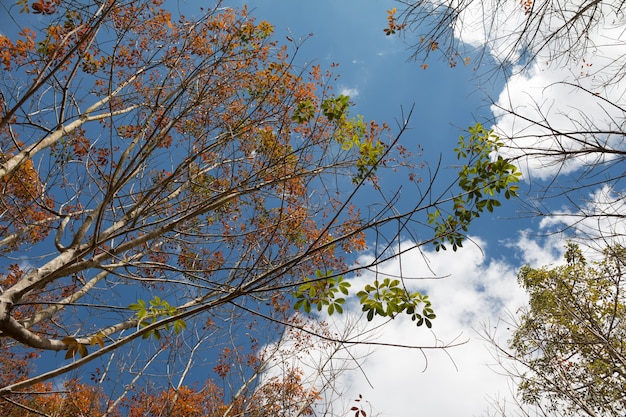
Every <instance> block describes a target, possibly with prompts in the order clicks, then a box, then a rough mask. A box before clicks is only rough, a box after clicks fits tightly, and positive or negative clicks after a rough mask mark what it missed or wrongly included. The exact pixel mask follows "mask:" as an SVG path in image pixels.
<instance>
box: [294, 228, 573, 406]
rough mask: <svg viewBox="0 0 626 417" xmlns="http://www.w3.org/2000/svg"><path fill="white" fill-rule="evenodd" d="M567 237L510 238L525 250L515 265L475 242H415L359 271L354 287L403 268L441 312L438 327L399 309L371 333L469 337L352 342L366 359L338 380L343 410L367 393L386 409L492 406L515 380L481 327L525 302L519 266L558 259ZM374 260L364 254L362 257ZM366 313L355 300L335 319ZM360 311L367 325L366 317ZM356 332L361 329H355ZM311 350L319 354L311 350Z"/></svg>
mask: <svg viewBox="0 0 626 417" xmlns="http://www.w3.org/2000/svg"><path fill="white" fill-rule="evenodd" d="M474 241H476V242H477V243H478V244H479V245H481V247H482V250H485V251H488V250H489V248H488V247H485V243H484V242H483V241H482V240H481V239H478V238H475V239H474ZM561 243H562V242H559V241H557V240H556V239H555V240H546V241H545V242H544V244H539V243H538V242H536V241H533V240H532V239H530V238H529V237H528V236H526V235H522V236H520V237H519V239H517V240H516V241H515V242H511V243H509V244H508V245H507V249H508V250H509V251H510V252H511V253H512V254H516V255H517V261H516V264H515V265H513V264H510V263H508V262H506V261H505V260H501V259H500V260H498V259H496V260H494V259H492V260H487V258H486V257H485V254H484V253H483V251H482V250H481V248H479V247H477V246H473V245H469V246H467V247H465V248H463V249H462V250H460V251H458V252H451V251H447V252H446V251H443V252H439V253H437V252H433V251H430V250H429V251H426V252H423V253H420V252H419V251H416V250H414V251H410V252H407V253H405V254H403V255H402V256H401V257H399V258H397V259H396V260H395V261H391V262H387V263H385V264H383V265H380V267H379V270H378V272H377V274H374V273H373V272H367V273H364V274H363V275H362V276H359V277H355V278H353V279H352V280H351V283H352V290H354V291H356V290H358V289H359V288H361V287H362V286H363V285H364V284H365V283H367V282H371V281H373V280H374V279H375V277H376V276H378V277H379V278H381V279H382V278H385V277H395V276H399V275H402V276H403V277H405V281H404V282H405V284H406V285H407V288H408V289H409V290H411V291H416V290H418V291H422V292H424V293H427V294H428V295H429V298H430V299H431V301H432V303H433V307H434V309H435V313H436V314H437V318H436V319H435V320H434V322H433V329H432V331H431V330H428V329H427V328H425V327H416V326H415V323H414V322H412V321H411V320H410V319H409V318H408V317H407V318H404V317H398V318H396V319H395V320H391V321H389V322H387V323H385V324H384V326H382V327H379V328H377V330H376V331H375V332H374V334H369V333H366V335H365V336H364V339H365V340H368V341H372V340H373V341H375V342H379V343H391V344H402V345H418V346H442V345H445V344H457V343H461V342H465V343H463V344H461V345H460V346H457V347H454V348H450V349H448V350H440V349H434V350H431V349H424V350H419V349H404V348H393V347H380V346H367V345H365V346H357V347H353V348H351V350H350V351H351V352H352V354H354V355H355V356H357V357H366V359H365V360H364V361H363V363H362V364H361V367H360V369H352V370H351V371H349V372H345V373H343V374H341V375H339V377H338V379H337V381H336V382H335V386H337V387H339V388H340V394H341V395H340V396H338V397H336V398H335V401H336V402H335V403H334V407H335V410H337V409H343V410H347V409H348V408H349V406H350V405H351V401H352V400H353V399H354V398H356V397H357V396H358V395H359V394H361V395H363V397H364V399H365V400H367V401H369V403H370V404H371V405H372V407H373V411H376V412H378V413H379V414H378V415H380V416H394V417H398V416H399V417H402V416H407V417H408V416H414V415H425V416H439V417H457V416H460V415H463V416H472V415H480V414H481V413H483V412H484V411H485V410H486V409H487V408H488V404H489V398H492V397H500V398H506V397H507V396H508V395H509V392H510V386H509V381H508V379H507V378H506V377H504V376H502V375H498V374H497V373H496V372H495V371H494V370H493V369H492V367H491V365H493V364H494V363H495V359H494V358H493V357H492V351H490V349H489V346H488V344H487V343H486V342H485V341H484V340H483V338H482V337H481V336H480V334H481V333H482V330H483V326H487V329H484V330H487V331H489V332H492V331H493V330H494V329H493V326H494V325H496V324H497V323H498V322H499V319H500V318H502V317H506V316H508V315H509V314H510V313H512V312H515V311H517V310H518V309H519V308H520V307H521V306H523V305H525V303H526V296H525V294H524V292H523V291H522V290H521V289H520V288H519V286H518V285H517V278H516V272H517V269H518V267H519V266H520V265H522V264H526V263H530V264H533V265H545V264H551V263H554V262H558V259H559V257H560V256H561V253H562V252H561V251H560V250H556V249H555V248H553V247H552V245H559V246H560V245H561ZM406 244H410V242H406ZM513 258H515V257H511V259H513ZM366 261H367V259H361V262H362V263H363V262H366ZM433 272H434V273H436V274H437V275H436V276H435V275H433ZM426 278H428V279H426ZM360 314H361V313H360V307H359V306H358V304H357V303H356V302H354V303H352V304H350V305H348V306H347V308H346V314H344V315H341V316H336V315H335V316H332V317H331V318H329V320H330V322H331V324H332V326H333V327H334V328H336V329H338V331H339V332H340V333H342V332H343V329H345V327H344V325H345V323H350V325H354V323H355V317H357V316H359V315H360ZM360 318H361V321H360V323H361V324H362V325H363V323H364V322H365V318H364V317H362V316H361V317H360ZM383 323H384V321H383V320H374V321H373V322H371V323H366V324H365V326H366V327H359V328H358V329H356V330H357V332H360V333H364V332H366V331H367V330H368V329H375V328H376V327H377V326H379V325H381V324H383ZM490 326H491V327H490ZM355 334H356V333H355V331H354V329H353V331H352V332H351V335H353V336H354V335H355ZM374 336H375V337H374ZM498 337H499V340H500V341H501V342H503V343H504V342H505V340H506V338H507V334H506V329H504V332H503V329H499V330H498ZM306 354H307V355H313V353H312V352H310V351H308V352H307V353H306ZM313 356H314V355H313ZM313 356H312V357H313ZM370 384H371V385H370ZM373 415H376V414H375V413H374V414H373Z"/></svg>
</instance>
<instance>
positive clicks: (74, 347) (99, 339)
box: [61, 334, 104, 359]
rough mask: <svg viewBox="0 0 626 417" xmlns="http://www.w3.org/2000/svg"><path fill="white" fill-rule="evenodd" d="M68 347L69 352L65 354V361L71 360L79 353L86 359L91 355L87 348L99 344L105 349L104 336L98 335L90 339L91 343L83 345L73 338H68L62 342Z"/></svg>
mask: <svg viewBox="0 0 626 417" xmlns="http://www.w3.org/2000/svg"><path fill="white" fill-rule="evenodd" d="M61 341H62V342H63V343H64V344H65V345H67V351H66V353H65V359H71V358H73V357H75V356H76V354H77V353H78V354H79V355H80V357H81V358H84V357H85V356H87V355H88V354H89V351H88V350H87V346H94V345H95V344H98V345H99V346H100V347H101V348H102V347H104V339H103V336H102V334H97V335H95V336H92V337H90V338H89V343H88V344H87V343H81V342H79V341H78V340H76V338H74V337H72V336H66V337H64V338H63V339H62V340H61Z"/></svg>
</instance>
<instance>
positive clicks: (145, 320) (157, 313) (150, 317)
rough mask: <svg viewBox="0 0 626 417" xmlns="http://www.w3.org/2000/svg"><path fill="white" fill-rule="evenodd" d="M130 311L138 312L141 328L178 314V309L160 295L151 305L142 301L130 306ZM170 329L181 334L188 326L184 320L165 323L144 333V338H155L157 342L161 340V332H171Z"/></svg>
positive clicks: (155, 297)
mask: <svg viewBox="0 0 626 417" xmlns="http://www.w3.org/2000/svg"><path fill="white" fill-rule="evenodd" d="M128 308H129V309H130V310H134V311H136V312H137V320H138V322H139V326H141V327H146V326H148V325H150V324H153V323H156V322H157V321H158V320H159V318H161V317H173V316H175V315H176V314H178V312H179V311H178V308H176V307H174V306H171V305H170V304H169V303H168V302H167V301H166V300H163V299H161V298H160V297H159V296H158V295H155V296H154V298H152V300H150V302H149V304H146V302H145V301H144V300H142V299H139V300H137V302H136V303H133V304H131V305H129V306H128ZM170 328H173V329H174V333H176V334H179V333H180V332H181V331H183V330H185V329H186V328H187V324H186V323H185V321H184V320H182V319H178V320H176V321H174V323H173V324H170V323H165V324H164V325H163V326H161V327H157V328H155V329H152V330H150V331H149V332H146V333H144V335H143V338H144V339H147V338H148V337H150V336H153V337H154V338H155V339H156V340H159V339H160V338H161V330H166V331H169V330H170Z"/></svg>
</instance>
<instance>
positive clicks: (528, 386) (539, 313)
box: [500, 244, 626, 416]
mask: <svg viewBox="0 0 626 417" xmlns="http://www.w3.org/2000/svg"><path fill="white" fill-rule="evenodd" d="M624 255H625V253H624V248H623V247H620V246H614V247H609V248H607V250H606V252H605V257H604V259H603V260H602V261H599V262H593V261H588V260H587V259H585V257H584V256H583V255H582V252H581V250H580V249H579V247H578V246H577V245H575V244H569V245H568V248H567V251H566V253H565V259H566V261H567V263H566V264H565V265H563V266H557V267H553V268H547V267H544V268H539V269H535V268H530V267H525V268H522V269H521V270H520V272H519V282H520V284H521V285H522V287H523V288H524V289H525V290H526V291H527V292H528V295H529V305H528V308H527V309H525V310H524V311H523V312H522V313H521V314H520V316H519V321H516V322H514V323H512V327H513V329H512V330H513V336H512V338H511V340H510V341H509V349H506V348H504V347H501V348H500V353H501V356H502V364H503V366H504V367H505V369H507V372H508V373H509V374H510V375H511V376H512V377H513V378H514V379H515V380H516V381H517V391H518V394H519V398H520V399H521V401H522V403H523V404H525V405H526V406H528V405H530V406H532V407H533V408H534V409H536V410H539V412H538V413H537V414H538V415H558V416H561V415H563V416H578V415H588V416H622V415H623V414H624V411H625V410H626V395H625V394H624V384H625V383H626V356H625V352H626V346H624V339H625V337H626V327H625V326H624V315H625V314H626V300H625V298H624V276H623V267H624V259H625V258H624ZM511 361H512V362H511Z"/></svg>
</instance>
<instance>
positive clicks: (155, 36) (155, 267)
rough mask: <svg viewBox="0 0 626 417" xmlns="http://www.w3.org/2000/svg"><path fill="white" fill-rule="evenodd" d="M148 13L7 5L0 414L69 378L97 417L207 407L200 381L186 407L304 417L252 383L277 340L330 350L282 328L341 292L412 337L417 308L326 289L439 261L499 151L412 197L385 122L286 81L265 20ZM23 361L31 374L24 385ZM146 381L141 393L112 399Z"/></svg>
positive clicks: (406, 165) (487, 206)
mask: <svg viewBox="0 0 626 417" xmlns="http://www.w3.org/2000/svg"><path fill="white" fill-rule="evenodd" d="M166 6H167V3H165V2H163V1H160V0H151V1H147V0H146V1H143V0H142V1H133V2H121V1H116V0H110V1H105V2H97V3H93V4H88V5H86V4H83V3H81V2H72V1H68V2H61V1H43V0H39V1H34V2H27V1H21V0H20V1H17V2H16V4H15V5H13V6H12V7H11V8H10V13H11V18H12V19H13V21H14V22H15V27H12V28H7V29H6V32H5V33H3V34H2V35H0V57H2V60H1V71H2V72H1V77H0V186H1V187H2V193H0V207H1V213H0V230H1V231H2V234H1V237H0V239H1V240H0V253H1V256H2V263H1V264H0V268H2V272H1V273H2V275H1V276H0V285H1V286H2V293H1V294H0V343H1V345H0V349H1V352H2V355H3V362H2V366H3V367H5V368H4V369H6V370H12V371H13V372H12V373H11V374H9V373H4V372H3V373H2V375H3V379H2V386H1V387H0V397H1V398H2V399H3V400H4V401H5V402H7V403H9V404H10V405H11V406H16V407H21V410H25V409H26V410H32V409H35V411H36V409H37V408H41V410H42V411H41V412H42V413H45V412H47V411H45V410H48V409H47V408H46V407H48V406H50V407H53V406H54V404H55V401H56V402H58V401H59V397H54V396H53V397H49V398H51V399H50V400H45V401H44V400H41V399H40V398H43V397H39V396H38V395H37V390H40V391H39V392H41V393H47V392H50V390H51V389H52V388H51V387H52V386H51V385H41V384H50V383H52V381H57V382H58V379H55V378H57V377H63V378H66V377H67V375H68V374H70V375H80V373H79V372H78V371H77V370H81V369H87V368H82V367H84V366H85V365H87V364H89V369H90V372H92V374H91V377H92V380H93V381H94V382H97V383H98V384H103V382H104V381H105V380H106V381H114V382H110V383H108V384H104V385H103V386H102V387H101V388H102V389H105V388H109V387H112V388H111V390H110V391H109V392H107V393H106V395H105V396H101V395H100V391H98V390H100V389H101V388H95V387H90V386H84V385H82V384H85V381H84V380H82V379H78V378H77V379H76V380H75V379H72V380H71V381H72V382H68V381H67V380H65V379H64V381H66V382H65V383H66V384H69V385H67V386H68V387H69V386H72V387H73V388H68V389H70V390H72V391H76V392H77V393H79V394H80V395H83V394H84V395H85V396H87V397H89V396H91V397H89V398H92V399H89V398H88V399H86V400H85V401H83V402H81V405H80V406H81V407H84V406H85V404H90V406H89V407H88V409H90V410H92V411H95V410H97V411H98V412H101V414H102V415H114V414H115V413H116V412H118V411H119V407H120V404H121V405H123V404H124V401H126V400H124V399H125V398H131V401H135V400H136V401H135V402H134V403H133V404H134V405H133V407H134V406H137V404H138V403H140V402H141V401H143V402H144V404H145V408H144V409H143V410H144V411H142V412H141V413H142V415H151V414H150V413H151V412H152V411H150V410H149V407H152V406H156V404H170V405H171V404H174V403H176V400H175V398H183V397H188V398H191V399H193V398H196V399H198V398H200V397H196V395H200V394H199V393H202V395H204V396H205V397H206V396H208V397H211V396H213V395H214V396H219V395H220V394H217V392H218V391H219V390H216V389H215V386H214V385H215V384H214V383H213V382H211V381H212V379H213V377H215V378H217V379H218V380H221V382H222V384H223V387H220V388H221V389H222V391H221V392H222V395H224V396H226V397H228V400H223V399H222V400H219V401H218V400H216V401H209V402H206V403H204V405H203V407H209V408H211V407H225V408H223V409H222V411H223V412H222V413H223V414H224V415H238V414H240V413H244V412H245V413H247V414H248V415H256V414H254V413H259V412H260V411H259V409H258V407H257V408H254V409H253V408H249V404H255V403H256V404H257V405H258V404H262V405H263V407H264V408H263V409H264V412H265V414H264V415H268V414H267V413H268V412H269V411H268V410H269V408H271V407H272V406H273V405H275V404H276V401H275V399H274V398H275V397H274V396H277V395H280V394H281V393H283V394H285V392H288V395H287V394H285V395H284V396H283V398H287V400H289V401H292V400H293V403H289V405H285V406H284V407H286V408H283V411H284V410H285V409H289V410H291V409H293V410H297V412H296V411H294V415H298V414H301V415H302V414H307V412H308V411H309V410H310V406H311V404H312V403H313V402H314V401H315V400H316V399H317V394H318V392H317V391H316V390H317V389H318V388H315V386H311V387H306V385H304V384H303V383H300V380H299V378H300V375H301V374H300V373H299V370H297V369H292V368H286V370H285V372H284V373H283V374H282V376H281V377H280V378H277V379H272V377H271V373H268V372H266V371H267V368H268V366H269V365H268V364H270V363H275V360H274V359H272V358H268V357H264V355H265V356H267V352H266V351H265V350H264V349H265V348H266V346H267V344H268V343H270V342H272V341H273V337H276V336H277V335H278V336H280V335H281V334H282V333H284V332H285V331H286V330H285V328H287V329H295V330H298V331H299V332H301V333H302V334H303V335H308V336H311V337H312V336H315V337H318V338H320V340H323V341H326V342H327V343H328V344H329V346H330V348H333V349H334V350H333V349H330V350H331V353H330V354H329V357H332V356H333V355H334V354H336V352H337V351H338V350H340V348H341V347H343V346H344V345H345V343H347V340H346V339H345V338H343V337H342V336H341V335H332V334H330V333H329V332H328V331H327V330H324V327H323V324H319V326H321V327H319V326H318V324H313V325H311V324H307V323H303V322H302V321H301V319H300V318H299V315H298V314H297V310H299V309H302V311H304V313H310V312H311V311H315V310H318V311H321V310H324V311H325V312H326V313H327V314H333V313H335V312H336V313H341V312H342V304H343V303H344V302H345V301H346V297H348V296H350V295H351V294H356V295H357V297H358V299H359V302H360V303H361V305H362V307H363V310H364V312H365V317H366V318H367V319H369V320H371V319H373V318H374V317H375V316H381V317H385V318H393V317H395V316H396V315H398V314H408V315H410V316H411V317H412V318H413V319H414V321H415V322H416V324H417V325H418V326H421V325H425V326H427V327H430V326H431V325H432V320H433V319H434V318H435V314H434V309H433V306H431V303H430V301H429V300H428V297H427V295H426V294H421V293H417V292H416V293H409V292H408V291H407V290H406V288H405V287H404V286H403V284H402V280H401V279H397V280H396V279H394V280H390V279H387V278H386V277H380V279H377V280H376V281H374V282H372V283H371V285H368V286H366V287H365V288H363V289H357V290H356V291H353V290H352V289H349V288H350V286H349V283H347V282H346V281H345V276H346V274H348V273H357V272H358V271H359V270H362V269H364V268H373V267H375V266H376V265H377V264H378V263H380V262H383V261H385V260H386V259H389V258H390V257H394V256H398V253H396V252H394V251H393V245H394V243H395V242H397V240H398V239H399V238H400V237H401V235H402V234H406V235H408V236H411V237H412V238H414V239H413V240H414V242H413V243H412V247H413V248H415V247H419V246H422V245H426V244H433V243H434V244H436V245H437V246H436V247H437V248H438V249H444V250H445V249H446V246H445V245H446V244H449V245H450V246H451V247H452V249H454V250H456V249H457V248H458V247H460V246H461V245H462V241H463V239H464V235H465V233H466V232H467V231H468V227H469V225H470V223H471V221H472V220H473V219H475V218H476V217H478V216H480V215H481V213H483V212H484V211H485V210H487V211H492V210H493V209H494V207H497V206H498V205H499V202H498V196H500V195H503V196H505V198H510V197H513V196H515V195H516V193H517V188H516V187H517V186H516V183H517V181H518V179H519V172H518V171H517V169H516V168H515V166H513V165H512V164H510V161H508V160H507V159H506V158H499V159H497V160H493V161H492V160H491V159H490V158H489V154H490V153H491V152H494V151H497V149H498V148H499V147H500V146H501V143H500V142H499V140H498V138H497V136H495V135H494V133H493V132H492V131H488V130H486V129H484V128H482V126H480V125H477V126H475V127H474V128H472V129H471V131H470V136H468V137H467V138H464V137H462V138H461V139H460V141H459V147H458V148H457V154H458V156H459V158H460V159H461V160H462V161H463V163H464V164H463V165H462V167H461V171H460V176H461V178H462V179H463V181H462V183H460V184H458V186H456V185H455V184H454V183H452V184H445V185H444V186H442V187H436V186H435V180H436V179H437V176H436V172H435V173H433V175H431V176H429V177H428V178H427V179H426V181H424V182H422V181H421V180H420V178H419V173H416V168H415V167H414V166H413V162H414V159H413V158H414V157H415V155H414V154H413V153H414V152H415V151H416V150H415V149H414V150H407V149H406V148H404V147H402V146H400V145H399V143H398V139H399V137H400V135H402V133H403V132H404V130H405V129H406V124H404V125H401V126H399V129H398V132H396V133H391V131H390V129H389V127H388V126H387V125H386V124H383V123H377V122H375V121H365V120H364V118H363V117H361V116H353V115H351V114H350V107H351V103H350V98H349V97H347V96H345V95H336V94H334V93H333V90H332V87H333V83H334V81H335V80H336V78H335V77H336V76H335V74H334V73H333V72H332V71H333V68H332V67H331V68H329V69H328V70H326V69H323V68H321V67H320V66H305V67H299V66H298V65H297V64H296V60H295V56H296V55H297V52H298V49H299V48H300V45H299V44H298V43H297V42H292V43H291V46H290V48H291V49H289V48H288V47H287V46H284V45H280V44H279V43H278V42H277V41H276V40H275V39H273V37H272V32H273V27H272V25H271V24H270V23H268V22H266V21H255V19H254V18H253V17H252V16H250V14H249V13H248V11H247V9H246V8H243V9H241V10H235V9H232V8H229V7H223V5H221V4H219V3H218V4H216V5H215V6H214V7H208V8H206V9H203V10H200V11H199V15H197V16H194V17H187V16H183V15H174V14H173V12H172V10H174V9H175V8H173V7H166ZM33 14H36V15H37V17H38V18H37V19H33V18H32V15H33ZM3 30H4V28H3ZM386 167H391V168H394V169H398V170H405V172H406V174H407V178H408V179H409V181H410V184H411V185H412V186H413V187H414V192H413V194H412V195H413V196H412V199H413V201H412V202H411V204H410V205H409V207H410V208H409V209H408V210H403V211H399V210H396V208H395V207H394V205H393V201H390V200H389V199H388V198H387V195H389V194H388V193H389V190H383V189H382V188H381V185H380V184H379V183H378V181H377V177H376V174H377V171H380V170H383V169H385V168H386ZM441 189H443V190H444V191H440V190H441ZM359 193H367V195H368V199H367V200H366V203H365V204H367V206H366V207H367V210H363V207H360V206H358V205H357V204H356V197H357V196H358V195H360V194H359ZM388 228H390V229H388ZM387 230H393V233H392V234H391V235H387V234H386V231H387ZM372 235H375V236H376V240H375V243H374V245H375V246H374V247H371V246H369V245H370V243H369V242H368V236H372ZM366 249H368V250H371V251H372V252H373V253H375V254H376V257H375V259H374V260H373V261H372V262H371V263H370V264H368V265H357V264H354V263H353V259H352V258H350V256H349V255H348V254H350V253H352V252H359V251H364V250H366ZM400 278H402V277H400ZM359 290H360V292H359ZM314 321H315V320H314ZM298 337H300V336H298ZM302 337H304V336H302ZM296 339H297V338H296ZM241 340H245V342H246V343H245V346H246V347H245V349H244V348H242V346H243V343H240V342H241ZM303 340H304V341H302V342H300V343H301V345H300V346H299V347H300V348H302V345H304V346H312V345H313V344H314V342H311V340H310V338H309V339H307V338H305V339H303ZM320 345H321V344H320V343H317V344H316V346H317V347H318V348H319V346H320ZM337 346H339V347H337ZM294 350H295V351H298V349H294ZM198 351H211V352H212V353H211V356H212V358H213V359H212V360H213V362H212V366H211V372H210V376H208V377H207V378H205V380H206V381H207V382H206V384H205V385H202V386H201V387H196V388H189V387H188V386H187V384H186V382H185V381H186V378H187V376H188V373H189V370H190V369H191V368H193V367H194V364H195V363H196V360H197V355H198ZM42 352H43V353H42ZM54 352H62V354H61V355H60V356H58V355H55V354H54ZM40 355H44V356H45V358H46V360H47V362H48V366H47V368H48V369H47V370H46V371H41V372H37V373H35V374H33V372H32V366H33V364H35V363H36V362H37V358H38V357H39V356H40ZM165 356H167V359H165V358H164V359H161V357H165ZM270 356H271V355H270ZM4 369H3V370H4ZM149 370H150V371H149ZM323 370H324V368H323V367H322V368H321V369H320V370H319V372H320V373H321V372H323ZM114 374H115V375H114ZM157 374H158V375H161V376H162V378H163V379H162V381H163V380H165V381H167V383H166V384H165V385H166V386H165V387H162V388H163V390H162V391H155V393H153V394H145V393H144V395H143V397H142V398H135V397H133V395H137V396H141V395H142V393H141V392H138V391H136V390H134V386H135V385H136V384H137V383H138V381H141V382H142V384H143V385H144V386H148V384H149V381H150V380H151V378H150V376H151V375H152V376H154V375H157ZM71 384H75V385H71ZM324 386H327V385H325V384H322V387H324ZM224 387H226V388H224ZM281 390H282V391H281ZM285 390H286V391H285ZM208 397H206V398H208ZM33 398H35V399H33ZM46 398H48V397H46ZM55 398H56V400H55ZM133 398H134V399H135V400H132V399H133ZM171 398H174V400H173V401H174V402H172V401H170V400H171ZM211 398H213V397H211ZM166 399H167V401H166ZM63 401H72V398H71V397H63ZM189 401H192V400H189ZM289 401H288V402H289ZM244 402H245V404H244ZM98 404H100V405H98ZM165 406H166V405H163V407H165ZM133 407H131V406H129V409H134V408H133ZM168 407H169V405H168ZM268 407H269V408H268ZM64 410H65V408H64ZM67 410H68V411H63V412H67V413H68V414H72V413H74V411H71V410H73V409H72V408H71V407H70V408H67ZM202 410H204V411H203V412H206V413H210V411H207V410H208V409H206V410H205V409H204V408H202ZM242 410H243V411H242ZM255 410H256V411H255ZM9 411H10V410H7V413H9ZM196 411H197V410H196ZM11 412H13V411H11ZM276 412H277V413H278V411H276ZM181 413H182V412H181ZM155 415H157V414H155ZM181 415H187V414H184V413H182V414H181Z"/></svg>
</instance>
